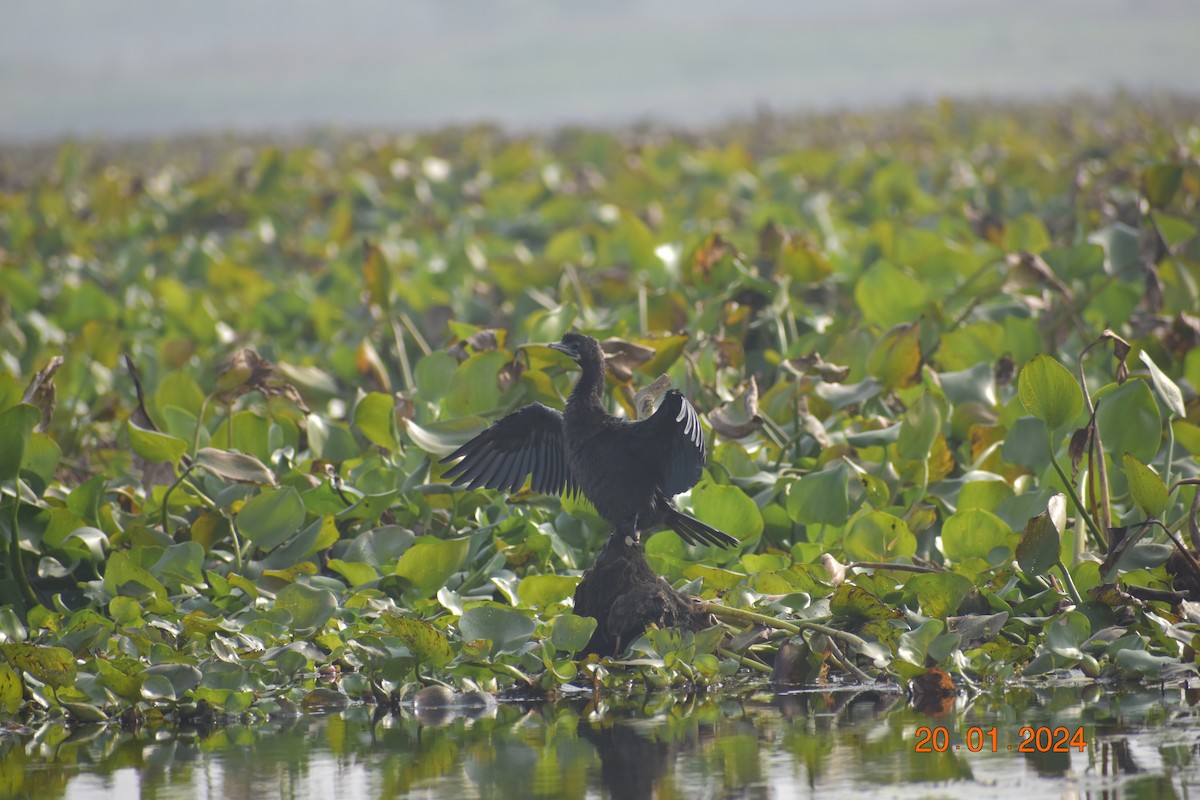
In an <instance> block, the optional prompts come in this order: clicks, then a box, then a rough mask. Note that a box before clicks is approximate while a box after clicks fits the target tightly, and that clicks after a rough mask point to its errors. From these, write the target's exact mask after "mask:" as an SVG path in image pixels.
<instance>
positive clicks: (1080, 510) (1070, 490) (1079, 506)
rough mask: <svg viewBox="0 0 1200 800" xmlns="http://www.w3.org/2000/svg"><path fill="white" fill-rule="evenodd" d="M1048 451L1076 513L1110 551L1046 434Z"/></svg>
mask: <svg viewBox="0 0 1200 800" xmlns="http://www.w3.org/2000/svg"><path fill="white" fill-rule="evenodd" d="M1046 452H1047V453H1049V454H1050V463H1051V464H1053V465H1054V471H1055V472H1057V473H1058V477H1059V478H1061V479H1062V482H1063V487H1064V488H1065V489H1066V490H1067V494H1068V495H1069V496H1070V498H1071V502H1072V503H1074V504H1075V513H1076V514H1079V515H1080V516H1082V517H1083V521H1084V522H1086V523H1087V526H1088V530H1090V531H1091V532H1092V536H1094V537H1096V544H1097V545H1099V546H1100V549H1101V550H1102V551H1103V552H1107V551H1108V542H1107V541H1106V540H1105V538H1104V536H1103V535H1101V533H1100V530H1099V529H1098V528H1097V527H1096V523H1095V522H1093V521H1092V517H1091V515H1089V514H1088V513H1087V510H1086V509H1084V507H1083V503H1081V502H1080V501H1079V495H1078V494H1076V493H1075V487H1074V486H1073V485H1072V484H1071V481H1070V480H1069V479H1068V478H1067V475H1066V473H1065V472H1063V469H1062V467H1060V466H1059V465H1058V459H1057V458H1055V457H1054V446H1053V445H1052V444H1051V443H1050V435H1049V434H1047V435H1046Z"/></svg>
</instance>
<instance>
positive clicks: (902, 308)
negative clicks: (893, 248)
mask: <svg viewBox="0 0 1200 800" xmlns="http://www.w3.org/2000/svg"><path fill="white" fill-rule="evenodd" d="M854 301H855V302H856V303H858V307H859V308H861V309H862V312H863V316H864V317H865V318H866V320H867V321H868V322H870V323H873V324H875V325H878V326H879V327H881V328H890V327H891V326H893V325H899V324H901V323H908V322H912V321H913V320H914V319H916V317H917V316H919V315H920V313H921V311H922V310H924V308H925V306H926V304H927V303H928V301H929V297H928V288H927V287H926V285H925V284H924V283H922V282H921V281H919V280H918V279H917V278H915V277H913V276H912V275H910V274H909V273H908V272H906V271H905V270H903V269H901V268H900V267H897V266H896V265H894V264H891V263H889V262H887V261H876V262H875V263H874V264H872V265H871V266H870V267H868V268H867V270H866V271H865V272H864V273H863V274H862V276H860V277H859V279H858V282H857V283H856V284H855V286H854Z"/></svg>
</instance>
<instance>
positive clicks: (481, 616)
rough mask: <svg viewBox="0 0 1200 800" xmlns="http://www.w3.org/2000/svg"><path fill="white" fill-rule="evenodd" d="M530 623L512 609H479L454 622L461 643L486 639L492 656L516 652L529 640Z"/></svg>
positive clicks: (498, 607)
mask: <svg viewBox="0 0 1200 800" xmlns="http://www.w3.org/2000/svg"><path fill="white" fill-rule="evenodd" d="M535 627H536V626H535V625H534V623H533V620H531V619H530V618H529V617H527V616H525V615H524V614H522V613H521V612H520V611H517V610H515V609H512V608H505V607H503V606H498V605H482V606H476V607H475V608H471V609H468V610H467V611H466V613H465V614H463V615H462V618H460V619H459V621H458V629H459V632H460V633H461V634H462V638H463V641H464V642H472V641H475V640H476V639H486V640H488V641H490V642H491V643H492V654H493V655H494V654H496V653H507V652H512V651H514V650H518V649H520V648H521V646H523V645H524V644H525V643H526V642H528V641H529V640H530V639H531V638H533V631H534V629H535Z"/></svg>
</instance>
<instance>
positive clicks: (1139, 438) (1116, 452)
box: [1095, 380, 1163, 464]
mask: <svg viewBox="0 0 1200 800" xmlns="http://www.w3.org/2000/svg"><path fill="white" fill-rule="evenodd" d="M1095 401H1096V427H1097V428H1099V429H1100V441H1101V442H1102V443H1103V445H1104V450H1105V452H1106V453H1108V454H1109V455H1110V456H1112V458H1113V459H1114V460H1116V459H1117V458H1118V457H1119V456H1120V455H1121V454H1122V453H1126V452H1127V453H1130V454H1131V455H1132V456H1133V457H1134V458H1136V459H1137V460H1138V461H1141V462H1142V463H1143V464H1148V463H1150V461H1152V460H1153V459H1154V456H1155V454H1157V453H1158V448H1159V446H1160V445H1161V444H1162V433H1163V431H1162V413H1161V412H1160V411H1159V409H1158V402H1157V401H1156V400H1155V399H1154V393H1153V392H1152V391H1150V386H1149V384H1147V383H1146V381H1143V380H1129V381H1126V383H1125V385H1124V386H1118V385H1116V384H1111V383H1110V384H1109V385H1108V386H1105V387H1104V388H1102V389H1101V390H1100V391H1098V392H1096V397H1095Z"/></svg>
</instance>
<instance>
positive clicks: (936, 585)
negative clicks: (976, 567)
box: [905, 572, 975, 619]
mask: <svg viewBox="0 0 1200 800" xmlns="http://www.w3.org/2000/svg"><path fill="white" fill-rule="evenodd" d="M905 587H906V588H909V589H912V590H913V591H915V592H916V593H917V601H918V602H919V603H920V605H921V612H922V613H923V614H925V615H926V616H930V617H937V618H938V619H945V618H946V617H947V616H949V615H950V614H953V613H954V612H956V611H958V607H959V606H960V605H962V601H963V599H964V598H965V597H966V596H967V594H968V593H970V591H971V589H973V588H975V584H974V583H972V582H971V579H970V578H967V577H966V576H964V575H959V574H957V573H954V572H937V573H932V574H928V575H915V576H913V577H912V578H910V579H909V581H908V583H906V584H905Z"/></svg>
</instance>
